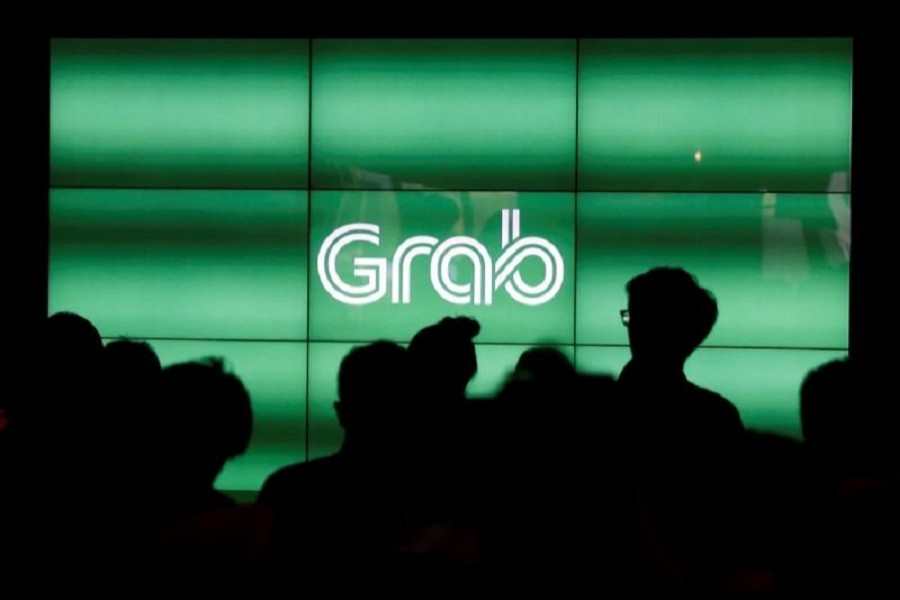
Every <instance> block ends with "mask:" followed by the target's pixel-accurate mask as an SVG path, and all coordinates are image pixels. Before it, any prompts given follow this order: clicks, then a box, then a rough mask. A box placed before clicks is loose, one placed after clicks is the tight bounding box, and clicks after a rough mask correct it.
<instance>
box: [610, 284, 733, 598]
mask: <svg viewBox="0 0 900 600" xmlns="http://www.w3.org/2000/svg"><path fill="white" fill-rule="evenodd" d="M626 291H627V292H628V311H627V312H625V311H623V315H622V316H623V323H624V324H625V325H626V326H627V327H628V341H629V346H630V347H631V361H629V363H628V364H627V365H626V366H625V368H624V369H623V370H622V373H621V374H620V376H619V381H618V388H619V394H620V397H621V398H622V400H623V401H624V407H623V414H624V415H625V417H624V419H625V421H626V423H625V427H624V428H623V434H624V435H626V436H627V437H626V438H622V439H623V444H626V445H627V446H629V451H628V452H626V453H625V456H628V457H629V458H628V460H634V461H635V465H634V467H635V468H636V471H635V472H636V473H637V474H638V477H639V479H640V480H641V486H642V489H643V493H645V494H646V497H647V502H648V505H649V510H650V517H651V519H652V520H653V524H654V526H655V527H656V528H657V529H658V530H659V532H660V534H661V537H662V539H663V542H664V543H665V544H666V545H667V546H668V548H669V551H670V552H671V554H672V556H673V557H674V558H675V560H676V561H678V563H679V565H680V567H681V568H682V569H683V570H684V572H685V575H686V577H687V578H688V579H689V580H694V581H696V582H697V584H698V585H700V586H703V585H705V584H706V583H707V582H708V581H710V580H711V579H712V578H718V577H721V576H723V575H724V574H725V573H727V572H728V571H729V570H730V569H732V568H733V567H734V565H733V563H732V561H733V559H734V556H733V554H734V553H733V550H736V548H737V544H738V542H737V539H736V538H737V537H738V536H737V531H736V529H735V528H736V525H737V522H738V521H737V517H735V516H733V515H732V514H731V513H732V512H734V511H735V510H736V507H735V506H734V502H735V501H736V490H737V487H736V482H737V476H736V473H737V472H738V470H739V469H740V458H741V451H742V448H741V446H742V444H743V434H744V427H743V424H742V423H741V418H740V415H739V414H738V411H737V409H736V408H735V406H734V405H733V404H732V403H731V402H729V401H728V400H726V399H725V398H723V397H722V396H720V395H719V394H717V393H715V392H713V391H710V390H707V389H704V388H702V387H700V386H697V385H695V384H693V383H691V382H690V381H688V380H687V378H686V377H685V374H684V365H685V362H686V361H687V359H688V357H690V356H691V354H692V353H693V352H694V350H696V348H697V347H698V346H699V345H700V344H701V342H703V340H705V339H706V337H707V336H708V335H709V333H710V332H711V331H712V328H713V325H714V324H715V322H716V318H717V316H718V307H717V305H716V300H715V298H714V297H713V295H712V293H710V292H709V291H708V290H706V289H704V288H702V287H700V285H698V283H697V281H696V279H695V278H694V276H693V275H691V274H690V273H688V272H687V271H685V270H683V269H680V268H670V267H658V268H654V269H651V270H649V271H647V272H646V273H643V274H641V275H638V276H637V277H635V278H633V279H632V280H631V281H629V282H628V284H627V286H626ZM624 432H627V433H624Z"/></svg>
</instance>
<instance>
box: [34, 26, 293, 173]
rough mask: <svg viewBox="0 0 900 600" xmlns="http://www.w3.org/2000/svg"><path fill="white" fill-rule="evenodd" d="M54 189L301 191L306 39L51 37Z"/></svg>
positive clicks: (51, 151) (51, 124)
mask: <svg viewBox="0 0 900 600" xmlns="http://www.w3.org/2000/svg"><path fill="white" fill-rule="evenodd" d="M51 57H52V60H51V74H50V164H51V174H50V181H51V185H53V186H73V187H166V188H229V187H238V188H260V189H273V188H276V189H283V188H304V187H306V185H307V180H308V177H307V164H308V152H307V150H308V147H309V141H308V136H309V42H308V41H306V40H112V39H110V40H54V41H53V45H52V49H51Z"/></svg>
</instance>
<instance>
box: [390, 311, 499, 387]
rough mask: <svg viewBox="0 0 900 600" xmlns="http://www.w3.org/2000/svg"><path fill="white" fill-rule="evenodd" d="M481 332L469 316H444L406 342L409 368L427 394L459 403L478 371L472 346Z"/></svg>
mask: <svg viewBox="0 0 900 600" xmlns="http://www.w3.org/2000/svg"><path fill="white" fill-rule="evenodd" d="M480 331H481V325H479V324H478V321H476V320H475V319H471V318H469V317H445V318H443V319H441V320H440V321H439V322H438V323H436V324H434V325H429V326H428V327H425V328H424V329H422V330H420V331H419V332H418V333H416V335H415V336H413V339H412V341H411V342H410V343H409V349H408V352H409V363H410V369H411V372H412V374H413V375H414V377H415V378H416V380H417V381H418V382H419V384H420V386H421V387H422V388H423V389H425V390H426V391H427V392H428V393H429V394H430V395H432V396H435V397H442V398H445V399H450V400H453V399H457V400H462V399H464V398H465V396H466V386H467V385H468V384H469V381H470V380H471V379H472V378H473V377H474V376H475V373H476V372H477V371H478V360H477V358H476V357H475V343H474V342H473V341H472V340H473V339H474V338H475V336H477V335H478V333H479V332H480Z"/></svg>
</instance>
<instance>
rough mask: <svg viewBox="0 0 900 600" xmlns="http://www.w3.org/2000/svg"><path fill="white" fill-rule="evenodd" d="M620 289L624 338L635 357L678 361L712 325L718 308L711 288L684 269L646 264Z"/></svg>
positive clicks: (661, 361)
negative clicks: (624, 311)
mask: <svg viewBox="0 0 900 600" xmlns="http://www.w3.org/2000/svg"><path fill="white" fill-rule="evenodd" d="M625 289H626V291H627V292H628V312H629V321H628V343H629V345H630V346H631V356H632V358H634V359H635V360H639V361H647V362H653V363H662V364H678V365H681V364H683V363H684V361H685V360H687V358H688V357H689V356H690V355H691V353H692V352H693V351H694V350H695V349H696V348H697V346H699V345H700V344H701V343H702V342H703V340H705V339H706V337H707V336H708V335H709V333H710V332H711V331H712V328H713V325H715V323H716V318H717V317H718V314H719V311H718V306H717V305H716V299H715V297H714V296H713V295H712V293H711V292H710V291H709V290H707V289H704V288H702V287H700V285H698V283H697V280H696V278H695V277H694V276H693V275H691V274H690V273H688V272H687V271H685V270H684V269H680V268H673V267H657V268H654V269H650V270H649V271H647V272H646V273H642V274H641V275H638V276H637V277H635V278H634V279H632V280H631V281H629V282H628V284H627V285H626V287H625Z"/></svg>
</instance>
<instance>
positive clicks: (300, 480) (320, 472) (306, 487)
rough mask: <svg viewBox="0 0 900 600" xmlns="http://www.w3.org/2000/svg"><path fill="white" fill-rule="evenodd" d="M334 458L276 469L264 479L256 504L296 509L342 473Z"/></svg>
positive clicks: (338, 463) (337, 458)
mask: <svg viewBox="0 0 900 600" xmlns="http://www.w3.org/2000/svg"><path fill="white" fill-rule="evenodd" d="M340 463H341V460H340V458H339V457H338V456H337V455H333V456H326V457H324V458H318V459H316V460H312V461H309V462H302V463H296V464H293V465H288V466H287V467H283V468H281V469H278V470H277V471H275V472H274V473H272V474H271V475H269V477H268V478H267V479H266V481H265V483H263V486H262V489H261V490H260V492H259V496H258V498H257V502H259V503H261V504H268V505H271V506H286V505H296V504H297V503H299V502H302V501H303V500H304V498H305V497H307V496H308V495H309V494H310V493H315V492H316V490H317V489H318V490H320V489H321V485H322V484H323V483H324V482H327V480H329V479H332V478H334V477H335V474H336V472H337V471H339V470H340V469H341V464H340Z"/></svg>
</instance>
